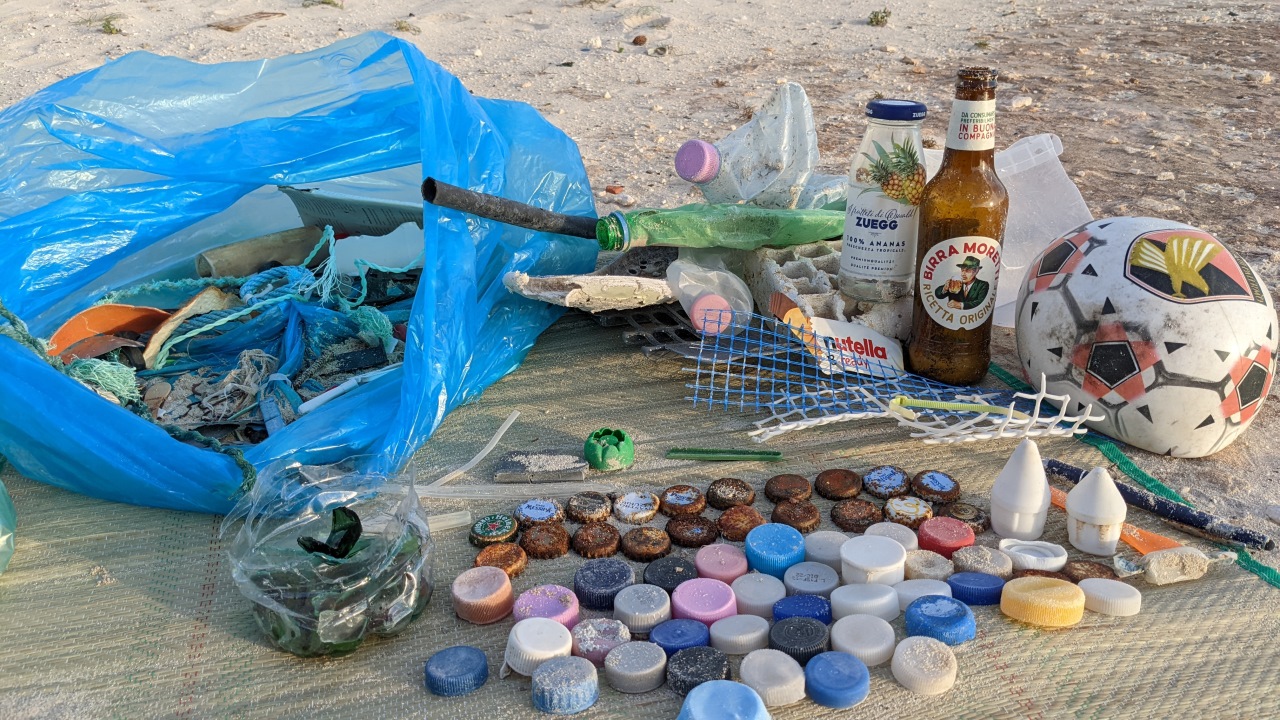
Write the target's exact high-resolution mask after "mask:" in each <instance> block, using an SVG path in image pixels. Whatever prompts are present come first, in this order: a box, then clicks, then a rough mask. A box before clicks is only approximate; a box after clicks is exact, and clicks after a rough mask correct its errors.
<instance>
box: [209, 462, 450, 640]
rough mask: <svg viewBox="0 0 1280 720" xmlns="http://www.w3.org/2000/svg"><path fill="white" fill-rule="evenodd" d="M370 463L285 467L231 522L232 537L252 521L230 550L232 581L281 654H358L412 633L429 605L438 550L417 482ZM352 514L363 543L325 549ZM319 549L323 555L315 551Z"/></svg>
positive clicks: (274, 471)
mask: <svg viewBox="0 0 1280 720" xmlns="http://www.w3.org/2000/svg"><path fill="white" fill-rule="evenodd" d="M366 461H367V458H358V457H357V458H349V459H347V460H344V461H342V462H340V463H336V464H333V465H302V464H300V463H296V462H284V461H281V462H277V463H275V464H273V465H271V466H269V467H268V468H266V469H264V470H262V471H261V472H260V473H259V474H258V482H257V483H256V484H255V485H254V487H253V489H252V490H251V491H250V492H248V493H246V494H245V496H244V497H242V498H241V499H240V502H239V503H237V504H236V507H235V509H233V510H232V512H231V514H230V515H228V516H227V518H226V519H225V520H224V521H223V524H222V533H223V534H224V535H225V534H226V533H227V532H228V531H229V530H230V527H231V526H232V525H233V524H234V523H235V522H237V521H239V520H241V519H243V521H244V522H243V524H242V525H241V526H240V529H239V531H238V532H237V533H236V535H235V538H234V539H233V540H232V542H231V546H230V549H229V550H228V553H227V554H228V555H229V557H230V558H231V567H232V577H234V578H235V582H236V585H237V587H239V588H240V592H241V593H242V594H243V595H244V596H245V597H247V598H248V599H249V600H251V601H252V602H253V613H254V618H255V619H256V620H257V622H258V626H259V627H260V628H262V631H263V632H264V633H265V634H266V635H267V638H268V639H269V640H270V641H271V643H272V644H273V645H275V646H276V647H278V648H280V649H281V650H287V651H289V652H291V653H293V654H295V655H299V656H302V657H310V656H314V655H342V654H346V653H349V652H352V651H354V650H355V649H356V648H357V647H359V646H360V643H361V642H362V641H363V640H364V639H365V638H366V637H367V636H369V635H384V636H385V635H395V634H396V633H399V632H401V631H402V630H404V629H405V628H407V627H408V626H409V624H410V623H412V622H413V621H414V620H416V619H417V618H418V616H419V615H421V614H422V612H423V610H425V609H426V606H427V602H428V601H429V600H430V599H431V592H432V589H433V585H432V577H431V557H432V549H433V544H432V542H431V534H430V532H429V530H428V529H427V519H426V517H425V515H424V514H423V512H422V509H421V506H420V505H419V503H418V495H417V493H416V492H414V489H413V484H412V482H410V481H408V480H404V479H401V478H392V477H384V476H381V475H378V474H371V473H366V472H362V471H361V470H360V469H359V468H361V467H365V466H367V465H368V463H367V462H366ZM335 511H337V513H335ZM349 515H354V516H355V517H357V518H358V524H359V527H360V532H359V534H358V538H351V537H346V538H344V539H345V540H351V541H353V543H352V544H350V546H349V547H344V546H343V543H342V542H338V543H337V544H336V546H330V545H328V544H326V543H325V539H326V538H329V539H330V540H332V538H333V536H334V535H335V534H339V533H338V532H337V531H338V526H337V525H336V524H335V520H336V518H338V517H340V516H342V517H346V516H349ZM349 532H350V530H349V529H348V533H349ZM315 546H320V547H322V548H323V549H322V550H315V549H311V550H308V549H307V548H308V547H313V548H314V547H315ZM343 551H345V552H343Z"/></svg>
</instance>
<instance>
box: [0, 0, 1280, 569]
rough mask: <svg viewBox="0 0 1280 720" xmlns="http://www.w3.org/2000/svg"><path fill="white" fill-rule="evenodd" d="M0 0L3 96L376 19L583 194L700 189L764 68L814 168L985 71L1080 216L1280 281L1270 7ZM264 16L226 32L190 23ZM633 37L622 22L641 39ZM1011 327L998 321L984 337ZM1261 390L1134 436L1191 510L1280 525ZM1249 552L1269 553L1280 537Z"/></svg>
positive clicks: (281, 45)
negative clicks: (508, 121)
mask: <svg viewBox="0 0 1280 720" xmlns="http://www.w3.org/2000/svg"><path fill="white" fill-rule="evenodd" d="M885 4H886V3H881V2H875V3H869V2H848V1H847V0H840V1H839V2H837V1H835V0H810V1H809V2H804V3H796V2H766V1H763V0H757V1H755V2H728V1H725V0H691V1H687V2H686V1H679V2H678V1H663V0H533V1H523V2H521V1H517V0H482V1H477V0H470V1H469V2H463V1H461V0H438V1H436V2H430V3H426V2H414V1H411V0H332V2H330V1H329V0H323V1H321V2H315V1H314V0H264V1H261V2H257V1H253V0H186V1H185V2H181V3H177V2H170V1H166V0H153V1H151V2H141V1H122V2H112V1H110V0H74V1H70V2H61V3H50V2H47V0H5V1H4V2H0V36H3V37H4V39H5V41H6V43H5V44H6V51H7V52H6V59H5V61H4V72H3V73H0V107H7V106H9V105H11V104H13V103H15V102H17V101H18V100H20V99H21V98H23V97H25V96H27V95H29V94H31V93H33V92H35V91H37V90H39V89H40V88H42V87H45V86H46V85H49V84H51V83H53V82H56V81H58V80H60V79H62V78H65V77H68V76H70V75H72V74H74V73H77V72H80V71H83V70H86V69H89V68H93V67H96V66H97V65H99V64H101V63H103V62H105V61H108V60H111V59H114V58H118V57H120V56H121V55H124V54H126V53H128V52H132V51H136V50H146V51H149V52H153V53H159V54H166V55H174V56H178V57H183V58H188V59H191V60H194V61H197V62H202V63H214V62H225V61H237V60H252V59H257V58H262V57H270V56H276V55H282V54H287V53H293V52H301V51H306V50H311V49H314V48H318V47H322V46H325V45H327V44H329V43H331V42H333V41H335V40H338V39H340V38H344V37H350V36H352V35H355V34H358V33H362V32H366V31H370V30H376V31H382V32H388V33H392V34H395V35H397V36H399V37H402V38H404V39H406V40H409V41H412V42H414V43H416V44H417V45H418V46H420V47H421V48H422V49H423V51H424V52H425V53H426V55H427V56H428V57H430V58H432V59H434V60H436V61H437V62H439V63H441V64H442V65H443V66H444V67H445V68H447V69H448V70H450V71H451V72H453V73H454V74H456V75H457V76H458V77H459V78H461V79H462V81H463V82H464V83H465V84H466V85H467V86H468V87H469V88H471V89H472V90H473V91H474V92H476V93H477V94H481V95H486V96H491V97H500V98H507V99H513V100H520V101H524V102H528V103H530V104H532V105H534V106H535V107H537V108H538V109H539V110H540V111H542V112H543V113H544V114H545V115H546V116H548V117H549V118H550V119H551V121H552V122H553V123H555V124H556V125H558V126H559V127H561V128H562V129H563V130H564V131H565V132H567V133H568V134H569V135H570V136H572V137H573V138H574V139H575V140H577V142H578V143H579V146H580V148H581V151H582V155H583V158H584V160H585V163H586V167H587V171H588V173H589V175H590V177H591V180H592V186H593V188H594V189H595V190H596V191H597V193H598V197H599V198H600V201H599V202H600V208H599V209H600V211H601V212H608V211H609V210H611V209H613V207H612V206H611V205H610V204H609V203H610V202H612V201H613V198H614V196H611V195H606V194H605V193H604V192H603V189H604V187H605V186H606V185H622V186H624V190H623V194H624V195H625V196H629V197H630V198H633V199H634V200H635V201H636V202H638V203H640V204H642V205H647V206H674V205H678V204H683V203H685V202H691V201H697V200H700V199H701V198H700V196H699V195H698V194H697V192H696V191H695V190H694V189H693V188H692V186H690V185H689V184H688V183H686V182H684V181H682V180H680V179H679V177H678V176H676V174H675V173H674V171H673V169H672V165H671V158H672V156H673V154H674V152H675V149H676V148H677V147H678V146H679V145H680V143H682V142H683V141H684V140H685V139H687V138H689V137H695V136H697V137H703V138H704V139H708V140H715V139H718V138H719V137H721V136H723V135H724V134H726V133H727V132H729V131H730V130H731V129H732V128H734V127H736V125H738V124H739V123H741V122H743V121H744V120H746V119H747V118H749V117H750V115H751V113H752V111H753V110H755V109H756V108H757V107H759V105H760V104H761V103H762V102H763V101H764V99H765V98H766V97H767V96H768V95H769V94H770V92H771V91H772V90H773V88H774V87H775V86H776V85H777V84H778V83H780V82H783V81H785V80H793V81H797V82H800V83H802V84H804V85H805V87H806V88H807V90H808V93H809V97H810V99H811V101H812V102H813V104H814V107H815V114H816V117H817V120H818V133H819V140H820V145H821V149H822V152H823V158H824V161H823V165H824V167H823V169H824V170H825V171H827V172H833V173H841V172H845V171H847V166H848V162H849V159H850V155H851V154H852V153H853V151H854V150H855V149H856V147H857V143H858V141H859V139H860V137H861V134H862V129H863V127H864V121H863V119H862V106H863V105H864V103H865V102H866V100H868V99H869V98H870V97H872V95H873V94H874V93H877V92H879V93H884V94H886V95H892V96H909V97H915V98H919V99H923V100H924V101H926V102H927V103H928V104H929V106H930V107H931V109H933V115H932V116H931V118H930V119H929V120H928V121H927V123H926V126H925V136H926V138H932V139H933V140H935V141H938V142H939V143H940V141H941V140H942V138H943V136H944V135H945V125H946V108H947V107H948V105H949V97H950V87H951V82H952V78H953V77H954V71H955V69H956V68H957V67H959V66H960V65H962V64H979V63H981V64H992V65H995V66H997V67H999V68H1001V70H1002V74H1003V78H1002V85H1001V87H1000V91H999V97H1000V105H999V107H1000V111H1001V113H1000V116H999V119H998V126H997V131H998V140H997V147H1002V146H1004V145H1006V144H1008V143H1010V142H1012V141H1013V140H1015V139H1016V138H1019V137H1024V136H1027V135H1032V134H1036V133H1040V132H1055V133H1057V134H1058V135H1060V136H1061V137H1062V140H1063V143H1064V146H1065V151H1064V153H1063V155H1062V161H1063V163H1064V165H1065V166H1066V167H1067V170H1068V172H1069V173H1070V174H1071V176H1072V178H1073V179H1074V180H1075V181H1076V182H1077V183H1078V185H1079V187H1080V189H1081V191H1082V192H1083V194H1084V198H1085V200H1086V202H1087V203H1088V204H1089V207H1090V209H1091V210H1092V211H1093V213H1094V215H1095V216H1098V217H1103V216H1108V215H1153V216H1158V217H1165V218H1170V219H1174V220H1179V221H1184V222H1189V223H1191V224H1194V225H1197V226H1199V227H1202V228H1204V229H1206V230H1209V231H1210V232H1213V233H1216V234H1217V235H1218V236H1219V237H1220V238H1222V239H1224V240H1225V241H1226V242H1228V243H1229V244H1230V245H1232V247H1233V248H1234V249H1235V250H1237V251H1238V252H1239V253H1240V254H1241V255H1242V256H1243V257H1244V258H1246V259H1247V260H1249V261H1250V262H1251V263H1252V264H1253V265H1254V267H1255V268H1257V269H1258V270H1259V271H1260V273H1261V275H1262V276H1263V278H1264V280H1265V281H1266V282H1267V283H1268V285H1270V286H1272V287H1274V285H1275V282H1276V279H1277V277H1278V276H1280V242H1278V241H1280V222H1278V221H1277V220H1276V213H1277V211H1278V210H1280V189H1278V188H1277V178H1278V175H1277V171H1278V168H1277V166H1278V165H1280V151H1277V149H1276V141H1277V139H1278V137H1277V119H1278V118H1280V93H1278V92H1277V90H1276V88H1277V85H1276V76H1277V74H1280V46H1278V45H1277V44H1276V42H1275V41H1274V39H1275V38H1276V37H1280V7H1278V6H1277V5H1276V4H1275V3H1273V2H1267V1H1265V0H1244V1H1241V2H1224V1H1222V0H1142V1H1141V2H1135V3H1125V4H1102V3H1090V2H1086V1H1084V0H1061V1H1060V2H1056V3H1043V4H1037V3H1034V2H1017V1H1013V2H1009V1H1007V0H981V1H977V2H964V1H962V0H935V1H933V2H921V1H920V0H912V1H907V2H903V1H899V2H892V3H887V5H888V7H889V8H890V9H891V10H892V16H891V18H890V21H889V24H888V26H887V27H871V26H870V25H868V23H867V16H868V13H869V12H870V11H871V10H874V9H877V8H879V7H881V6H882V5H885ZM251 13H269V14H275V13H278V15H273V16H271V17H266V18H264V19H260V20H257V21H255V22H252V23H250V24H248V25H247V26H245V27H244V28H243V29H241V30H238V31H235V32H228V31H225V30H220V29H216V28H213V27H210V24H211V23H219V22H226V21H229V20H234V19H236V18H240V17H243V16H246V15H249V14H251ZM638 36H643V38H644V39H643V44H639V43H640V42H641V40H640V38H639V37H638ZM997 342H998V343H1001V344H1002V346H1003V347H1006V348H1007V347H1009V343H1010V342H1011V340H1010V336H1009V334H1008V333H1004V334H1002V335H1001V337H1000V338H999V339H998V341H997ZM1278 413H1280V408H1277V406H1276V404H1275V403H1274V402H1273V403H1272V404H1270V405H1268V406H1266V407H1265V408H1264V409H1263V411H1262V412H1261V414H1260V416H1259V417H1258V419H1257V421H1256V422H1255V424H1254V427H1253V428H1252V429H1251V430H1250V431H1249V432H1248V433H1246V434H1245V435H1244V436H1243V437H1242V438H1241V439H1240V440H1239V441H1238V442H1237V443H1236V444H1235V445H1233V446H1232V447H1230V448H1228V449H1227V450H1225V451H1223V452H1221V453H1219V454H1217V455H1215V456H1214V457H1212V458H1209V459H1203V460H1173V459H1168V458H1162V457H1156V456H1152V455H1150V454H1146V453H1142V452H1141V451H1134V455H1135V457H1136V458H1137V459H1138V462H1139V463H1140V464H1141V465H1142V466H1143V467H1144V468H1146V469H1147V470H1148V471H1150V472H1152V473H1153V474H1155V475H1156V476H1157V477H1160V478H1161V479H1163V480H1164V481H1165V482H1166V483H1167V484H1169V485H1171V486H1172V487H1174V488H1175V489H1177V490H1179V491H1180V492H1182V493H1183V494H1184V495H1186V496H1187V497H1188V498H1189V499H1191V500H1192V501H1193V502H1195V503H1197V504H1198V505H1199V506H1201V507H1203V508H1205V509H1208V510H1211V511H1214V512H1217V513H1219V514H1222V515H1224V516H1226V517H1228V518H1232V519H1235V520H1237V521H1238V522H1240V523H1242V524H1244V525H1247V526H1251V527H1254V528H1256V529H1259V530H1263V531H1268V532H1274V533H1280V527H1278V526H1277V525H1275V524H1274V523H1273V522H1270V521H1268V520H1267V508H1268V506H1270V505H1276V504H1280V471H1278V470H1277V468H1276V465H1277V463H1276V453H1275V451H1274V450H1273V448H1274V440H1273V437H1274V435H1275V433H1276V431H1277V429H1280V420H1277V417H1278ZM1259 558H1260V559H1262V560H1263V561H1264V562H1268V563H1269V564H1271V565H1273V566H1274V565H1277V564H1278V563H1277V559H1278V558H1280V553H1263V554H1259Z"/></svg>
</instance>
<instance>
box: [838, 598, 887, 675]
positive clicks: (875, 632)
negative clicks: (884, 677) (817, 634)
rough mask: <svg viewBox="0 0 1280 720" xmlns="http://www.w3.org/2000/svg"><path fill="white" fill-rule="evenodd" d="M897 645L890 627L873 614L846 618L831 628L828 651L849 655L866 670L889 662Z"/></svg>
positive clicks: (882, 619)
mask: <svg viewBox="0 0 1280 720" xmlns="http://www.w3.org/2000/svg"><path fill="white" fill-rule="evenodd" d="M894 602H895V609H896V607H897V606H896V603H897V600H896V599H895V600H894ZM897 643H898V637H897V635H896V634H895V633H894V632H893V626H892V625H890V624H889V623H888V622H887V621H886V620H885V619H884V618H879V617H876V616H875V615H847V616H845V617H842V618H840V619H839V620H837V621H836V624H835V625H832V626H831V648H832V649H833V650H839V651H840V652H845V653H849V654H850V655H852V656H854V657H856V658H858V659H859V660H861V661H862V662H864V663H866V664H867V666H868V667H875V666H877V665H883V664H885V663H887V662H889V660H890V659H892V658H893V648H894V647H895V646H896V645H897Z"/></svg>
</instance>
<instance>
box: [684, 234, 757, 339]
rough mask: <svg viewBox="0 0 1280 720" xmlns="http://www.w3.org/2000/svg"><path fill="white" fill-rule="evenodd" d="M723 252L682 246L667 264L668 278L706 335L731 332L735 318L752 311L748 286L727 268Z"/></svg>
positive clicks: (739, 319) (733, 328)
mask: <svg viewBox="0 0 1280 720" xmlns="http://www.w3.org/2000/svg"><path fill="white" fill-rule="evenodd" d="M726 260H729V258H727V257H726V253H724V252H718V251H716V250H694V249H685V248H682V249H681V251H680V257H679V258H678V259H676V260H673V261H672V262H671V265H670V266H668V268H667V282H668V283H669V284H670V285H671V289H672V290H674V291H675V294H676V299H677V300H679V301H680V306H681V307H683V308H684V311H685V313H686V314H687V315H688V316H689V320H690V322H692V323H693V327H694V329H695V330H697V331H698V332H700V333H703V334H705V335H718V334H720V333H729V332H733V331H734V330H735V329H736V327H737V326H736V325H735V321H742V319H743V318H744V317H745V316H746V315H749V314H751V310H752V308H753V307H754V303H753V301H752V299H751V290H750V289H748V288H747V284H746V283H745V282H743V281H742V278H740V277H738V276H737V275H736V274H734V272H733V271H732V270H730V269H729V263H728V262H726Z"/></svg>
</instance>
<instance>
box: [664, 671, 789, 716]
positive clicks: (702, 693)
mask: <svg viewBox="0 0 1280 720" xmlns="http://www.w3.org/2000/svg"><path fill="white" fill-rule="evenodd" d="M770 718H771V716H770V715H769V710H768V708H766V707H765V706H764V700H762V699H761V698H760V694H759V693H757V692H756V691H755V690H752V689H751V688H750V687H748V686H746V685H743V684H742V683H738V682H733V681H732V680H712V681H710V682H705V683H702V684H701V685H699V686H697V687H695V688H694V689H692V690H690V691H689V694H688V695H686V696H685V698H684V705H682V706H680V714H679V715H677V716H676V720H770Z"/></svg>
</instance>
